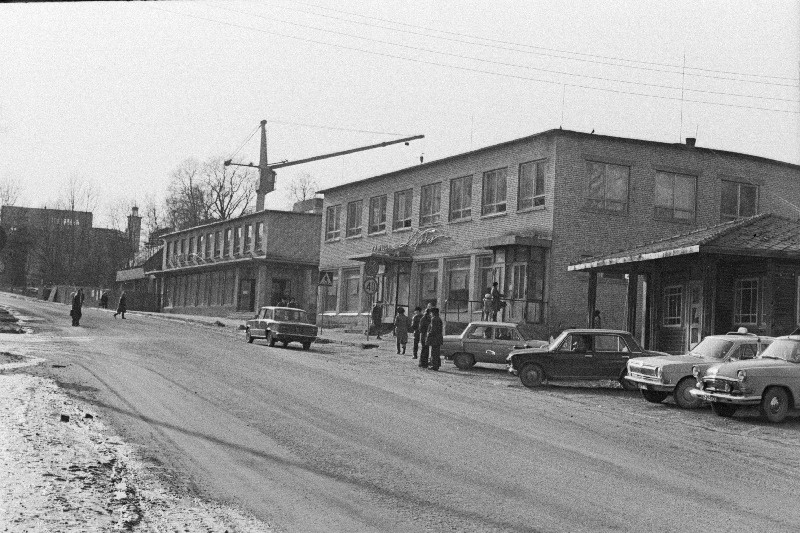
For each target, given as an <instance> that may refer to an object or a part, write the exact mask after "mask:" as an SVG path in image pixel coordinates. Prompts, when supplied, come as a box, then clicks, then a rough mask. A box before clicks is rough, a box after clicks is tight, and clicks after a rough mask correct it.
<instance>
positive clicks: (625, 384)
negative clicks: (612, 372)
mask: <svg viewBox="0 0 800 533" xmlns="http://www.w3.org/2000/svg"><path fill="white" fill-rule="evenodd" d="M627 375H628V373H627V370H626V371H625V373H624V374H622V377H621V378H619V384H620V385H622V388H623V389H625V390H636V389H638V388H639V386H638V385H636V383H634V382H633V381H628V380H627V379H625V376H627Z"/></svg>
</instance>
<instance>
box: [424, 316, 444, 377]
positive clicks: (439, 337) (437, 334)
mask: <svg viewBox="0 0 800 533" xmlns="http://www.w3.org/2000/svg"><path fill="white" fill-rule="evenodd" d="M425 344H427V345H428V346H429V349H430V362H429V364H430V366H429V368H430V369H431V370H439V367H440V366H441V365H442V359H441V357H440V355H439V354H440V353H441V349H442V344H444V323H443V322H442V319H441V318H439V308H438V307H434V308H433V309H431V325H430V328H428V336H427V337H426V338H425Z"/></svg>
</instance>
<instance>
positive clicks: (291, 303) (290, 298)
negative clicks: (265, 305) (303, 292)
mask: <svg viewBox="0 0 800 533" xmlns="http://www.w3.org/2000/svg"><path fill="white" fill-rule="evenodd" d="M286 307H297V302H295V301H294V298H293V297H291V296H289V300H288V301H287V302H286Z"/></svg>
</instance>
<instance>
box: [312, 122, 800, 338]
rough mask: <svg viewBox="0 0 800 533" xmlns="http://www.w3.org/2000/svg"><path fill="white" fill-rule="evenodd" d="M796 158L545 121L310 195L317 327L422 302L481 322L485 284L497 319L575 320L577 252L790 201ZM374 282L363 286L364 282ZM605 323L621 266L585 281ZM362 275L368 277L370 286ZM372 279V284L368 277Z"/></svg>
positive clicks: (579, 278)
mask: <svg viewBox="0 0 800 533" xmlns="http://www.w3.org/2000/svg"><path fill="white" fill-rule="evenodd" d="M799 185H800V167H799V166H797V165H792V164H788V163H784V162H780V161H775V160H770V159H766V158H762V157H757V156H752V155H747V154H740V153H734V152H726V151H721V150H712V149H708V148H702V147H697V146H695V144H694V140H693V139H687V143H686V144H669V143H661V142H653V141H646V140H639V139H626V138H619V137H610V136H603V135H593V134H585V133H580V132H575V131H568V130H560V129H558V130H549V131H545V132H542V133H539V134H536V135H532V136H529V137H524V138H520V139H516V140H512V141H509V142H505V143H502V144H498V145H494V146H489V147H486V148H481V149H478V150H474V151H471V152H467V153H464V154H459V155H455V156H451V157H447V158H444V159H441V160H438V161H432V162H429V163H425V164H422V165H419V166H415V167H410V168H406V169H402V170H398V171H395V172H391V173H388V174H384V175H380V176H375V177H372V178H368V179H365V180H361V181H358V182H354V183H349V184H345V185H341V186H338V187H332V188H329V189H327V190H325V191H321V192H322V193H324V195H325V202H324V213H323V224H322V236H321V254H320V270H321V274H322V276H323V279H325V280H328V279H329V280H331V285H329V286H327V285H323V286H321V287H320V291H319V307H320V311H321V312H322V314H323V315H324V321H325V322H326V323H348V322H349V323H352V322H355V321H356V320H359V317H360V316H361V315H360V313H364V312H367V311H368V310H369V308H370V306H371V305H372V303H373V302H375V301H381V302H382V303H383V304H384V305H385V306H386V312H384V316H385V317H387V316H388V319H387V320H391V316H392V314H393V308H394V306H396V305H401V306H410V307H412V308H413V306H415V305H420V304H424V303H425V302H428V301H431V302H434V303H436V304H437V305H438V306H439V307H440V308H442V309H443V311H444V312H445V318H446V320H447V322H448V323H449V324H450V326H451V328H450V329H457V328H458V327H459V325H460V324H463V323H465V322H467V321H469V320H472V319H475V318H480V307H481V303H480V300H481V298H482V295H483V294H484V293H485V292H486V291H487V288H488V287H489V286H490V285H491V283H492V281H498V282H499V283H500V287H501V291H502V292H503V293H504V295H505V298H506V300H507V306H506V308H505V310H504V315H505V316H504V318H505V319H507V320H513V321H517V322H524V323H527V324H528V325H529V326H530V327H531V328H532V329H533V330H534V332H535V333H536V334H537V335H538V336H539V337H542V338H546V337H548V336H549V335H552V334H554V333H556V332H558V331H560V330H561V329H563V328H566V327H569V326H574V325H583V324H586V323H587V293H588V290H587V289H588V284H589V280H590V276H589V274H587V273H585V272H569V271H568V266H569V265H570V264H572V263H578V262H580V260H581V259H582V258H588V257H594V256H601V255H603V254H606V253H609V252H612V251H616V250H620V249H625V248H630V247H631V246H633V245H635V244H637V243H640V242H645V241H648V240H654V239H659V238H664V237H669V236H672V235H675V234H677V233H681V232H683V231H687V230H690V229H692V228H697V227H702V226H708V225H713V224H716V223H719V222H721V221H726V220H732V219H737V218H741V217H746V216H750V215H754V214H757V213H763V212H776V213H783V212H786V211H787V210H788V209H789V208H790V203H791V204H794V205H798V203H800V186H799ZM368 277H375V278H376V280H377V281H378V283H377V285H378V289H377V292H376V293H375V294H374V295H368V294H366V293H365V291H364V288H363V283H364V280H365V278H368ZM596 283H597V287H596V291H595V293H596V295H597V302H598V309H599V310H600V311H601V316H602V320H603V325H604V326H606V327H624V326H625V324H626V317H625V310H626V291H627V283H626V281H625V277H624V275H623V274H617V273H613V272H607V273H605V274H600V275H599V276H597V278H596ZM368 285H369V284H368ZM370 288H371V287H370Z"/></svg>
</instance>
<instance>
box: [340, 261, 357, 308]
mask: <svg viewBox="0 0 800 533" xmlns="http://www.w3.org/2000/svg"><path fill="white" fill-rule="evenodd" d="M342 278H343V279H344V287H343V288H344V302H342V303H343V304H344V305H343V306H342V307H343V309H342V311H346V312H348V313H358V312H360V311H361V298H360V296H361V275H360V274H359V272H358V270H348V271H345V272H343V273H342Z"/></svg>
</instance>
